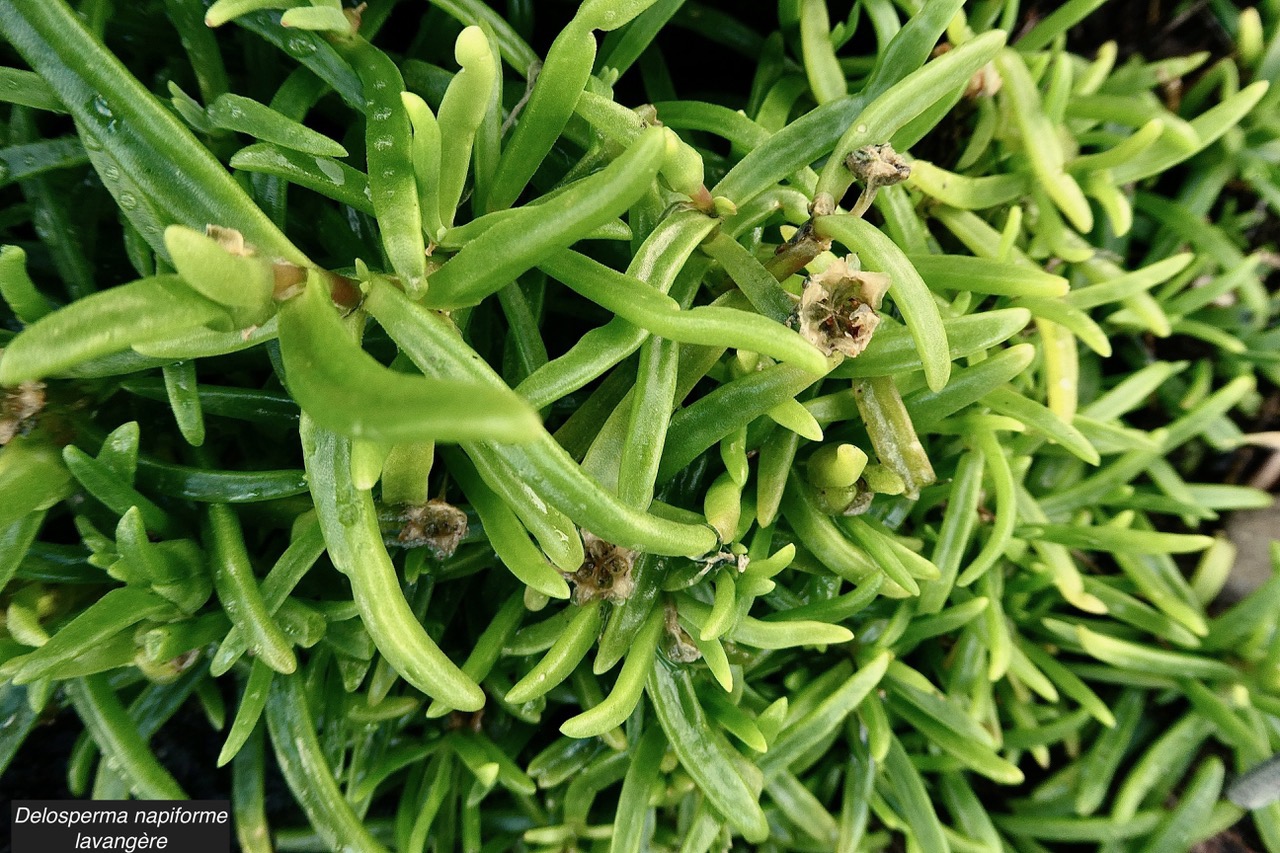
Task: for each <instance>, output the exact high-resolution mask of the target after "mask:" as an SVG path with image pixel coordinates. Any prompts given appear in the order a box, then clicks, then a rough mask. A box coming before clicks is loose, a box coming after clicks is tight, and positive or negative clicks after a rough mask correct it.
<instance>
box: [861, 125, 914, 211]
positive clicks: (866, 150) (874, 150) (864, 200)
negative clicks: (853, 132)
mask: <svg viewBox="0 0 1280 853" xmlns="http://www.w3.org/2000/svg"><path fill="white" fill-rule="evenodd" d="M844 165H845V167H846V168H848V170H849V171H850V172H853V176H854V177H855V178H857V179H858V180H859V181H861V182H862V195H860V196H858V201H857V203H856V204H854V206H853V210H851V211H850V213H852V214H853V215H854V216H861V215H862V214H864V213H866V212H867V208H869V207H871V202H872V201H874V200H875V197H876V191H877V190H879V189H880V188H881V187H891V186H893V185H894V184H899V183H902V182H903V181H905V180H906V179H907V178H909V177H911V166H910V165H909V164H908V163H907V161H906V160H904V159H903V158H902V155H901V154H899V153H898V152H897V151H894V150H893V146H892V145H890V144H889V143H888V142H882V143H880V144H879V145H865V146H863V147H862V148H859V149H857V150H856V151H854V152H853V153H852V154H850V155H849V156H848V157H846V158H845V161H844Z"/></svg>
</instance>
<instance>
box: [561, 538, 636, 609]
mask: <svg viewBox="0 0 1280 853" xmlns="http://www.w3.org/2000/svg"><path fill="white" fill-rule="evenodd" d="M582 545H583V550H584V551H585V552H586V553H585V558H584V559H583V561H582V565H581V566H580V567H579V568H578V570H577V571H576V572H574V573H573V574H571V575H569V580H571V581H573V603H574V604H577V605H579V606H581V605H583V604H586V603H588V602H591V601H597V600H601V599H603V600H607V601H612V602H614V603H615V604H616V603H618V602H622V601H626V600H627V599H628V598H630V597H631V593H632V592H634V591H635V588H636V584H635V581H634V580H633V579H632V577H631V569H632V568H633V567H634V566H635V562H636V552H635V551H631V550H629V549H627V548H622V547H620V546H618V545H614V544H613V543H612V542H606V541H605V540H603V539H601V538H600V537H599V536H596V535H595V534H593V533H590V532H589V531H586V530H584V531H582Z"/></svg>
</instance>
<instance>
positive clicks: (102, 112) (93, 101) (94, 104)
mask: <svg viewBox="0 0 1280 853" xmlns="http://www.w3.org/2000/svg"><path fill="white" fill-rule="evenodd" d="M89 109H90V110H92V111H93V112H94V113H96V114H98V115H99V116H101V117H102V118H104V119H107V120H108V121H110V120H111V119H113V118H115V117H116V116H115V113H113V112H111V105H110V104H109V103H107V99H106V98H104V97H103V96H102V95H94V96H93V97H92V98H90V99H89Z"/></svg>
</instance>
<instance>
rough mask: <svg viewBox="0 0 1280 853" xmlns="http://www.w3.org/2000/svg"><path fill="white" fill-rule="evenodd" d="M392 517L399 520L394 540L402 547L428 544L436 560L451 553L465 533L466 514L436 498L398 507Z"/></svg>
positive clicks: (419, 546)
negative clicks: (422, 502)
mask: <svg viewBox="0 0 1280 853" xmlns="http://www.w3.org/2000/svg"><path fill="white" fill-rule="evenodd" d="M394 517H395V520H397V521H400V522H402V524H403V526H402V527H401V528H400V532H399V534H397V536H396V538H395V541H396V542H397V543H398V544H399V545H401V546H403V547H405V548H423V547H426V548H430V549H431V553H432V555H434V556H435V558H436V559H437V560H447V559H448V558H449V557H452V556H453V552H454V551H457V550H458V544H459V543H461V542H462V540H463V538H464V537H465V536H466V535H467V514H466V513H465V512H463V511H462V510H460V509H458V508H457V507H456V506H454V505H453V504H451V503H448V502H446V501H442V500H440V499H439V498H433V499H432V500H429V501H427V502H426V503H424V504H408V505H406V506H403V507H400V508H399V511H398V513H397V514H396V515H395V516H394Z"/></svg>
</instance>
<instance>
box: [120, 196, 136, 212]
mask: <svg viewBox="0 0 1280 853" xmlns="http://www.w3.org/2000/svg"><path fill="white" fill-rule="evenodd" d="M119 201H120V206H121V207H123V208H124V209H125V210H133V209H135V208H136V207H137V206H138V197H137V196H136V195H134V194H133V193H128V192H125V193H120V199H119Z"/></svg>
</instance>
